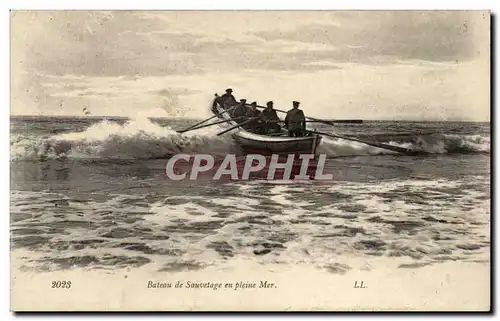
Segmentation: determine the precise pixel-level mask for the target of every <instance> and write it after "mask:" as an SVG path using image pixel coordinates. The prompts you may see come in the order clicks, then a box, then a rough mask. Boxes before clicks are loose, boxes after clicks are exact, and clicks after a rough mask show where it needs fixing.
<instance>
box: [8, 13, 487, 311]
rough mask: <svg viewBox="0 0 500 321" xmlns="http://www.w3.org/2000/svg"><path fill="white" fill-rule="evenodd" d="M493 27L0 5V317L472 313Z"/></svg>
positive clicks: (416, 17)
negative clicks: (5, 102)
mask: <svg viewBox="0 0 500 321" xmlns="http://www.w3.org/2000/svg"><path fill="white" fill-rule="evenodd" d="M490 19H491V18H490V12H489V11H70V10H67V11H64V10H60V11H23V10H13V11H11V12H10V28H11V29H10V50H11V51H10V86H11V91H10V96H11V97H10V249H11V256H10V266H11V309H12V310H13V311H488V310H490V281H491V280H490V278H491V277H490V273H491V269H490V264H491V257H490V251H491V234H490V231H491V225H490V222H491V220H490V215H491V207H490V206H491V194H490V189H491V186H490V177H491V153H490V150H491V146H490V131H491V124H490V110H491V108H490V103H491V102H490V50H491V48H490V47H491V44H490Z"/></svg>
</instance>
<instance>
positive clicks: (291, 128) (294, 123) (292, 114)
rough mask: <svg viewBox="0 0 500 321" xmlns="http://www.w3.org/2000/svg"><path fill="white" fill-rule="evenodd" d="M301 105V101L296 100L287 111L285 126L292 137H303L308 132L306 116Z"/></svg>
mask: <svg viewBox="0 0 500 321" xmlns="http://www.w3.org/2000/svg"><path fill="white" fill-rule="evenodd" d="M299 105H300V102H298V101H294V102H293V108H292V109H290V110H289V111H288V112H287V113H286V117H285V128H286V129H288V136H290V137H302V136H304V134H305V132H306V117H305V116H304V112H303V111H302V110H300V109H299Z"/></svg>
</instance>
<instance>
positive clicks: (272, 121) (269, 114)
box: [262, 101, 281, 134]
mask: <svg viewBox="0 0 500 321" xmlns="http://www.w3.org/2000/svg"><path fill="white" fill-rule="evenodd" d="M266 105H267V108H266V109H264V110H263V111H262V121H263V122H264V123H265V124H264V128H265V130H266V133H267V134H274V133H279V132H280V131H281V127H280V124H279V121H280V119H279V117H278V115H277V114H276V110H274V109H273V105H274V103H273V102H272V101H268V102H267V104H266Z"/></svg>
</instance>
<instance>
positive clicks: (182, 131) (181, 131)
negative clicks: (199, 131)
mask: <svg viewBox="0 0 500 321" xmlns="http://www.w3.org/2000/svg"><path fill="white" fill-rule="evenodd" d="M233 108H234V107H231V108H228V109H226V110H224V111H222V112H220V113H218V114H215V115H213V116H212V117H210V118H207V119H205V120H203V121H200V122H199V123H196V124H194V125H193V126H189V127H188V128H186V129H183V130H178V131H177V132H178V133H185V132H187V131H189V130H191V129H192V128H194V127H197V126H199V125H201V124H203V123H206V122H207V121H209V120H211V119H214V118H215V117H218V116H220V115H222V114H225V113H227V112H229V111H231V110H232V109H233Z"/></svg>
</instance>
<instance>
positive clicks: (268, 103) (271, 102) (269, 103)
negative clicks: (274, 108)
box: [266, 100, 274, 106]
mask: <svg viewBox="0 0 500 321" xmlns="http://www.w3.org/2000/svg"><path fill="white" fill-rule="evenodd" d="M272 104H274V103H273V101H272V100H270V101H268V102H267V103H266V105H268V106H269V105H272Z"/></svg>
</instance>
